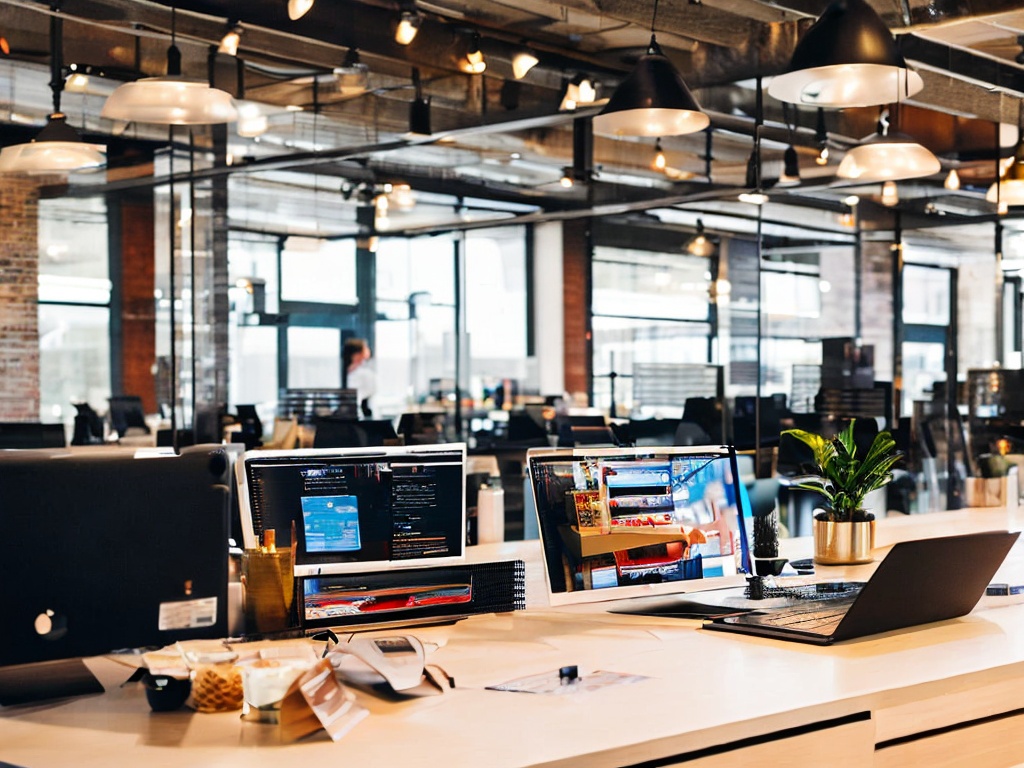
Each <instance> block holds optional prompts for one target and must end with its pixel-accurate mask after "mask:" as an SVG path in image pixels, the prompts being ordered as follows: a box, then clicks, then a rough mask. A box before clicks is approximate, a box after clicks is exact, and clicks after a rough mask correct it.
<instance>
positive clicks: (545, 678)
mask: <svg viewBox="0 0 1024 768" xmlns="http://www.w3.org/2000/svg"><path fill="white" fill-rule="evenodd" d="M641 680H647V677H646V676H644V675H630V674H626V673H623V672H609V671H607V670H598V671H596V672H591V673H590V674H588V675H581V676H579V677H574V678H572V679H567V678H566V677H565V676H564V675H560V674H559V672H558V671H554V672H542V673H540V674H538V675H528V676H526V677H520V678H517V679H515V680H509V681H508V682H506V683H501V684H499V685H489V686H487V690H489V691H512V692H514V693H547V694H553V695H555V696H566V695H572V694H577V693H587V692H590V691H596V690H600V689H601V688H608V687H609V686H612V685H622V684H624V683H638V682H640V681H641Z"/></svg>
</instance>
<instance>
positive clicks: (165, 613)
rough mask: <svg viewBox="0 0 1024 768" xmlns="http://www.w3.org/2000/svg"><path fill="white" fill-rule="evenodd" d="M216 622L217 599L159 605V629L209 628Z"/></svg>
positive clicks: (206, 598)
mask: <svg viewBox="0 0 1024 768" xmlns="http://www.w3.org/2000/svg"><path fill="white" fill-rule="evenodd" d="M216 622H217V598H216V597H203V598H200V599H198V600H178V601H175V602H173V603H160V619H159V625H158V627H159V629H160V631H161V632H167V631H168V630H172V629H199V628H201V627H210V626H213V625H214V624H215V623H216Z"/></svg>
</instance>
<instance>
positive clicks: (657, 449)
mask: <svg viewBox="0 0 1024 768" xmlns="http://www.w3.org/2000/svg"><path fill="white" fill-rule="evenodd" d="M707 454H718V455H721V456H722V457H723V458H727V459H728V460H729V462H730V464H731V465H732V471H733V477H734V481H733V482H734V483H735V484H736V486H737V489H736V490H737V494H736V509H737V516H738V520H737V523H738V526H739V536H740V547H741V556H743V555H745V556H746V557H747V558H748V559H749V556H750V551H749V550H750V544H751V542H750V535H749V532H748V531H747V530H746V519H747V518H749V515H750V511H749V509H746V508H745V507H744V505H745V504H746V503H747V502H746V499H745V498H744V495H743V494H742V493H740V486H741V485H742V481H741V480H740V475H739V466H738V462H737V460H736V450H735V448H733V447H732V446H728V445H694V446H675V445H649V446H636V447H618V448H616V447H608V448H589V449H588V448H585V447H584V448H531V449H529V450H527V452H526V467H527V472H528V476H529V479H530V493H531V494H532V495H533V503H534V514H535V515H536V516H537V527H538V531H540V536H541V537H542V538H541V540H540V545H541V553H540V557H541V562H542V564H543V568H544V589H545V592H546V594H547V600H548V605H550V606H552V607H557V606H566V605H581V604H587V603H605V602H618V601H620V600H630V599H635V598H642V597H653V596H666V595H682V594H687V593H692V592H706V591H709V590H714V589H725V588H730V587H739V586H743V585H744V584H746V580H747V577H748V576H749V575H750V574H749V573H744V572H743V571H742V570H741V569H739V568H736V569H735V573H731V574H730V573H727V574H726V575H724V576H710V577H708V578H704V579H685V580H682V581H670V582H662V583H660V584H640V585H635V586H621V587H606V588H603V589H593V590H577V591H567V592H555V591H554V590H553V589H552V587H551V574H550V573H549V566H548V558H547V552H546V551H545V549H544V542H543V536H544V532H543V524H542V522H541V520H540V510H539V506H538V504H537V496H536V493H535V491H534V463H535V461H537V460H542V461H550V460H562V461H567V460H572V459H577V458H591V457H593V458H601V457H618V456H637V457H643V456H657V457H661V456H672V457H675V456H699V455H707Z"/></svg>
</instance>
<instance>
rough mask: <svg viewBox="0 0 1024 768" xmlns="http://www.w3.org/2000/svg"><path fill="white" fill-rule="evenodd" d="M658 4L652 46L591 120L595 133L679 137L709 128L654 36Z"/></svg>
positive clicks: (653, 17)
mask: <svg viewBox="0 0 1024 768" xmlns="http://www.w3.org/2000/svg"><path fill="white" fill-rule="evenodd" d="M657 17H658V0H654V10H653V12H652V14H651V42H650V44H649V45H648V46H647V51H646V53H644V55H643V56H641V57H640V60H639V61H638V62H637V63H636V66H635V67H634V68H633V71H632V72H631V73H630V74H629V77H627V78H626V79H625V80H623V81H622V82H621V83H620V84H619V87H618V88H616V89H615V93H613V94H612V97H611V98H610V99H608V103H607V104H605V106H604V109H602V110H601V112H600V113H599V114H597V115H596V116H595V117H594V130H595V131H598V132H599V133H605V134H611V135H613V136H649V137H651V138H654V137H657V136H680V135H682V134H685V133H696V132H697V131H703V130H704V129H705V128H707V127H708V125H710V124H711V118H710V117H708V116H707V115H706V114H704V113H703V112H702V111H701V109H700V106H699V105H698V104H697V100H696V99H695V98H693V95H692V94H691V93H690V89H689V88H687V87H686V83H684V82H683V78H682V77H681V76H680V74H679V71H678V70H677V69H676V68H675V67H674V66H673V64H672V62H671V61H669V60H668V58H667V57H666V56H665V54H664V53H662V51H661V46H659V45H658V41H657V39H656V37H655V34H654V22H655V20H656V19H657Z"/></svg>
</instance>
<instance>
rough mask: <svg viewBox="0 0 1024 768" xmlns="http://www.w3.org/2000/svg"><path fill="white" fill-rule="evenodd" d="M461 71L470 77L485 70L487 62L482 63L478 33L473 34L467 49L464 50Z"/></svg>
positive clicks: (482, 57)
mask: <svg viewBox="0 0 1024 768" xmlns="http://www.w3.org/2000/svg"><path fill="white" fill-rule="evenodd" d="M462 69H463V71H465V72H468V73H469V74H471V75H479V74H482V73H483V72H484V70H486V69H487V62H486V61H484V54H483V51H481V50H480V33H479V32H474V33H473V36H472V37H471V38H470V41H469V48H467V49H466V60H465V62H464V63H463V65H462Z"/></svg>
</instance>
